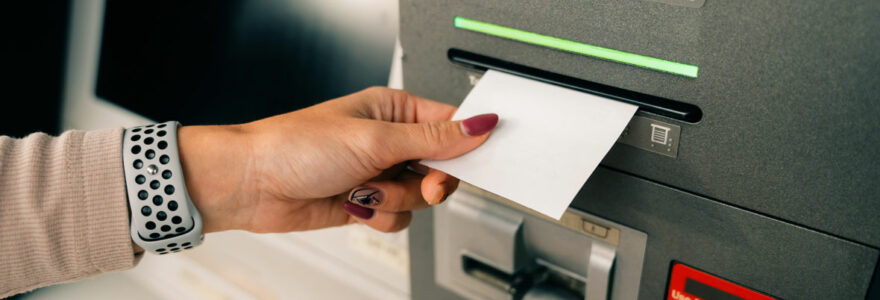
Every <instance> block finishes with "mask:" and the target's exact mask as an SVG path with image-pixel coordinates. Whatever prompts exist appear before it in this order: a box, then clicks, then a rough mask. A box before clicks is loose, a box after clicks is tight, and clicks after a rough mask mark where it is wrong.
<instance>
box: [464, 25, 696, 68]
mask: <svg viewBox="0 0 880 300" xmlns="http://www.w3.org/2000/svg"><path fill="white" fill-rule="evenodd" d="M454 23H455V27H456V28H461V29H465V30H470V31H475V32H480V33H485V34H488V35H494V36H497V37H502V38H507V39H511V40H514V41H520V42H524V43H529V44H534V45H538V46H544V47H548V48H553V49H558V50H562V51H568V52H572V53H577V54H582V55H587V56H592V57H596V58H601V59H607V60H610V61H616V62H619V63H624V64H630V65H634V66H639V67H642V68H647V69H651V70H657V71H663V72H669V73H672V74H678V75H682V76H687V77H691V78H697V70H699V67H697V66H694V65H689V64H683V63H680V62H674V61H668V60H664V59H659V58H655V57H650V56H644V55H638V54H635V53H629V52H623V51H620V50H614V49H609V48H604V47H599V46H594V45H590V44H584V43H579V42H575V41H569V40H566V39H561V38H558V37H552V36H548V35H543V34H538V33H534V32H528V31H524V30H519V29H516V28H510V27H504V26H500V25H495V24H492V23H486V22H481V21H477V20H471V19H468V18H462V17H455V22H454Z"/></svg>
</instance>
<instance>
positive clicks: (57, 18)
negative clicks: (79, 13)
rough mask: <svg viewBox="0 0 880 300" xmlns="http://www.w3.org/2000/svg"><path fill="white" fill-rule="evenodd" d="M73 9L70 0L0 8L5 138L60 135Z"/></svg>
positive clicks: (0, 113) (0, 121)
mask: <svg viewBox="0 0 880 300" xmlns="http://www.w3.org/2000/svg"><path fill="white" fill-rule="evenodd" d="M69 8H70V3H69V2H68V1H7V2H3V3H2V4H0V99H2V100H0V103H2V106H0V135H9V136H16V137H21V136H25V135H27V134H28V133H31V132H34V131H43V132H47V133H50V134H56V133H57V132H58V126H59V120H58V117H59V111H60V104H61V97H62V96H61V95H62V92H63V84H62V83H63V78H64V58H65V55H66V49H67V29H68V21H69V15H70V14H69Z"/></svg>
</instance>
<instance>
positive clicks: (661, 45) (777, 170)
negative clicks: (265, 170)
mask: <svg viewBox="0 0 880 300" xmlns="http://www.w3.org/2000/svg"><path fill="white" fill-rule="evenodd" d="M400 2H401V3H400V19H401V21H400V22H401V24H400V42H401V45H402V48H403V59H402V65H403V80H404V86H405V87H406V89H407V90H409V91H410V92H412V93H414V94H417V95H420V96H424V97H427V98H431V99H436V100H439V101H444V102H447V103H450V104H454V105H457V104H459V103H460V102H461V100H462V99H464V98H465V95H467V93H468V92H469V90H470V89H471V88H472V87H473V85H474V84H475V83H477V82H478V81H479V78H480V76H481V75H482V74H483V73H484V72H485V71H486V70H489V69H492V70H498V71H502V72H507V73H511V74H515V75H518V76H523V77H526V78H530V79H534V80H538V81H542V82H547V83H551V84H556V85H559V86H563V87H566V88H570V89H574V90H577V91H581V92H584V93H592V94H597V95H601V96H604V97H608V98H611V99H615V100H618V101H623V102H627V103H632V104H635V105H638V106H639V110H638V112H637V113H636V116H635V117H634V118H633V119H632V121H631V122H630V124H629V125H628V127H627V129H626V130H625V131H624V132H623V134H622V135H621V137H620V139H619V140H618V142H617V143H616V144H615V146H614V147H613V148H612V150H611V151H610V153H609V154H608V155H607V156H606V158H605V159H604V161H603V162H602V165H601V166H600V167H599V168H598V169H597V170H596V172H595V173H593V174H592V175H591V177H590V179H589V180H588V181H587V183H586V184H585V185H584V186H583V188H582V190H581V191H580V193H579V194H578V196H577V197H576V199H575V200H574V202H573V203H572V204H571V205H570V207H569V208H568V211H567V212H566V214H565V215H564V217H563V218H562V220H552V219H547V218H544V217H542V216H541V215H539V214H537V213H535V212H532V211H529V210H528V209H525V208H522V207H519V206H517V205H516V204H514V203H512V202H510V201H509V200H506V199H504V198H502V197H498V196H496V195H493V194H490V193H488V192H485V191H482V190H480V189H479V188H476V187H473V186H468V185H466V184H462V186H461V187H460V188H459V190H458V191H457V192H456V193H455V194H453V195H451V196H450V198H449V200H448V201H447V202H446V203H445V204H443V205H440V206H438V207H435V208H434V209H432V210H427V211H424V212H419V213H417V215H416V217H415V218H414V221H413V223H412V225H411V227H410V236H409V239H410V246H409V247H410V255H411V274H412V278H411V291H412V298H413V299H459V298H470V299H663V298H666V299H740V298H741V299H864V298H870V299H876V298H878V297H880V274H878V273H880V272H878V254H880V252H878V248H880V184H878V183H880V181H878V178H880V148H878V145H880V117H878V116H880V106H878V105H876V104H878V103H880V101H878V100H880V96H878V95H880V55H878V54H877V51H878V50H877V49H880V18H878V17H877V16H880V2H877V1H869V0H855V1H789V0H773V1H769V0H760V1H713V0H621V1H608V0H577V1H574V0H546V1H521V0H507V1H500V0H483V1H471V0H449V1H417V0H401V1H400ZM534 101H541V99H534ZM502 118H503V116H502ZM538 188H539V187H538Z"/></svg>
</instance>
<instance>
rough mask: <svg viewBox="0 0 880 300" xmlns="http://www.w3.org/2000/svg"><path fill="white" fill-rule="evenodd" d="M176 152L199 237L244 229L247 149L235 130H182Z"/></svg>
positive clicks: (180, 129)
mask: <svg viewBox="0 0 880 300" xmlns="http://www.w3.org/2000/svg"><path fill="white" fill-rule="evenodd" d="M177 135H178V150H179V152H180V161H181V165H182V167H183V173H184V178H185V180H186V187H187V190H188V191H189V196H190V199H191V200H192V202H193V205H195V207H196V209H198V211H199V213H200V214H201V215H202V222H203V228H202V232H203V233H209V232H216V231H224V230H232V229H246V228H247V224H248V223H249V220H250V217H249V211H250V209H249V208H248V207H247V205H246V204H247V203H249V201H244V200H247V199H248V197H247V194H248V193H247V192H246V191H247V190H248V181H247V180H246V178H248V176H247V175H246V174H248V173H249V169H250V163H249V162H250V157H252V156H251V155H250V147H249V145H248V144H249V143H247V141H246V139H245V138H244V135H243V134H242V133H241V128H240V127H239V126H235V125H232V126H182V127H180V128H179V129H178V132H177Z"/></svg>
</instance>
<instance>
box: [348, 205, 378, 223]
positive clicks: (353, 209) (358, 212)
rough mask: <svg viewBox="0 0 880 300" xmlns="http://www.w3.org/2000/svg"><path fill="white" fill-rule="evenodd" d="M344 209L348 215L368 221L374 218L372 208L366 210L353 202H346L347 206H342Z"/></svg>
mask: <svg viewBox="0 0 880 300" xmlns="http://www.w3.org/2000/svg"><path fill="white" fill-rule="evenodd" d="M342 209H345V212H347V213H348V214H350V215H352V216H355V217H358V218H361V219H364V220H368V219H370V218H372V217H373V209H372V208H366V207H363V206H359V205H357V204H354V203H351V202H345V204H343V205H342Z"/></svg>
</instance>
